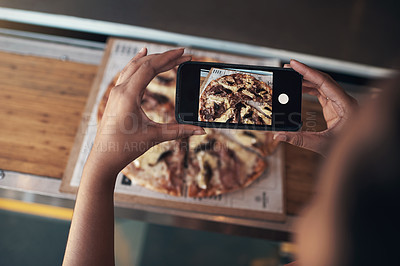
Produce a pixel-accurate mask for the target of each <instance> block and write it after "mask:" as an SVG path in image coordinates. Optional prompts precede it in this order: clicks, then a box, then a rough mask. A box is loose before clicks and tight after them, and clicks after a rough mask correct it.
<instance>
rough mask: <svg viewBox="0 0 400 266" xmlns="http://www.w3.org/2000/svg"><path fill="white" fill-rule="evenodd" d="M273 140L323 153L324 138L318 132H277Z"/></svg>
mask: <svg viewBox="0 0 400 266" xmlns="http://www.w3.org/2000/svg"><path fill="white" fill-rule="evenodd" d="M274 139H275V140H278V141H283V142H287V143H290V144H292V145H294V146H297V147H300V148H304V149H308V150H311V151H315V152H318V153H320V154H323V153H324V146H325V145H326V140H325V137H324V136H323V135H322V134H320V133H319V132H277V133H275V135H274Z"/></svg>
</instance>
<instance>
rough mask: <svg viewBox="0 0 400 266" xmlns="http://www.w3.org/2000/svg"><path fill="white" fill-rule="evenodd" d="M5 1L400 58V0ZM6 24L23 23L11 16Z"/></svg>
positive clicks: (278, 44) (376, 59) (389, 61)
mask: <svg viewBox="0 0 400 266" xmlns="http://www.w3.org/2000/svg"><path fill="white" fill-rule="evenodd" d="M0 6H2V7H10V8H18V9H25V10H33V11H40V12H48V13H54V14H64V15H71V16H77V17H83V18H90V19H96V20H104V21H111V22H119V23H124V24H130V25H136V26H143V27H148V28H154V29H160V30H166V31H171V32H177V33H184V34H190V35H196V36H203V37H211V38H215V39H222V40H229V41H236V42H242V43H249V44H255V45H261V46H266V47H272V48H278V49H284V50H290V51H296V52H301V53H306V54H312V55H318V56H323V57H330V58H335V59H341V60H346V61H352V62H358V63H363V64H368V65H374V66H381V67H394V66H395V65H398V62H399V60H400V53H399V47H400V1H398V0H389V1H387V0H386V1H382V0H381V1H377V0H336V1H321V0H311V1H298V0H280V1H278V0H275V1H273V0H259V1H256V0H246V1H244V0H222V1H218V0H201V1H189V0H186V1H184V0H170V1H160V0H84V1H82V0H68V1H67V0H64V1H54V0H0ZM0 26H2V27H17V26H18V25H16V24H13V23H4V22H3V23H2V25H0ZM90 38H100V39H101V38H103V39H105V37H104V36H103V37H101V36H91V37H90Z"/></svg>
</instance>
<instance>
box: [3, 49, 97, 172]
mask: <svg viewBox="0 0 400 266" xmlns="http://www.w3.org/2000/svg"><path fill="white" fill-rule="evenodd" d="M0 58H1V59H0V121H1V124H0V169H4V170H10V171H16V172H22V173H29V174H34V175H40V176H48V177H54V178H61V177H62V176H63V174H64V169H65V167H66V165H67V161H68V158H69V154H70V151H71V147H72V145H73V143H74V139H75V135H76V133H77V129H78V126H79V122H80V120H81V117H82V112H83V109H84V107H85V104H86V100H87V97H88V94H89V91H90V88H91V84H92V82H93V79H94V77H95V75H96V71H97V66H95V65H86V64H81V63H74V62H68V61H61V60H57V59H50V58H43V57H35V56H26V55H17V54H10V53H4V52H0Z"/></svg>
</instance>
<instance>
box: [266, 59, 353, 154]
mask: <svg viewBox="0 0 400 266" xmlns="http://www.w3.org/2000/svg"><path fill="white" fill-rule="evenodd" d="M285 67H291V68H292V69H294V70H295V71H296V72H298V73H299V74H301V75H302V76H303V93H307V94H310V95H314V96H316V97H317V98H318V101H319V103H320V104H321V106H322V111H323V115H324V118H325V121H326V124H327V129H326V130H324V131H320V132H307V131H300V132H276V133H275V134H274V139H276V140H279V141H284V142H288V143H290V144H292V145H295V146H298V147H301V148H305V149H308V150H312V151H315V152H317V153H319V154H322V155H324V156H326V155H327V153H328V152H329V148H330V143H331V142H332V139H333V138H334V137H335V136H336V135H338V134H339V132H340V131H342V129H343V126H344V125H345V123H346V121H347V120H348V119H349V118H350V117H351V116H352V115H353V114H354V112H355V110H356V109H357V107H358V104H357V101H356V100H355V99H354V98H353V97H351V96H350V95H348V94H347V93H346V92H345V91H344V90H343V88H342V87H340V85H339V84H338V83H337V82H336V81H334V80H333V79H332V78H331V76H329V75H328V74H326V73H323V72H320V71H318V70H315V69H313V68H310V67H308V66H307V65H305V64H302V63H300V62H298V61H296V60H291V61H290V65H285Z"/></svg>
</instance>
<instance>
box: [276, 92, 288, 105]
mask: <svg viewBox="0 0 400 266" xmlns="http://www.w3.org/2000/svg"><path fill="white" fill-rule="evenodd" d="M278 101H279V102H280V103H281V104H287V103H288V102H289V96H287V94H285V93H282V94H280V95H279V96H278Z"/></svg>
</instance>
